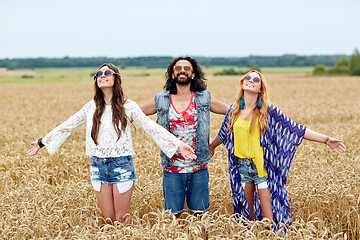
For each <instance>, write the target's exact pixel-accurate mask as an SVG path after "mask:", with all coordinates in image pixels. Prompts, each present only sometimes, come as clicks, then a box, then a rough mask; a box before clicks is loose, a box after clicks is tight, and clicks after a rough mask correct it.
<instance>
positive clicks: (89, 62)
mask: <svg viewBox="0 0 360 240" xmlns="http://www.w3.org/2000/svg"><path fill="white" fill-rule="evenodd" d="M342 57H345V58H347V56H345V55H311V56H299V55H293V54H287V55H282V56H253V55H250V56H248V57H195V58H196V59H197V60H198V61H199V63H200V65H202V66H206V67H209V66H234V67H250V66H253V65H258V66H261V67H307V66H315V65H318V64H321V65H324V66H333V65H334V64H335V62H336V61H337V60H339V59H340V58H342ZM172 60H173V57H170V56H159V57H155V56H148V57H127V58H108V57H88V58H72V57H64V58H14V59H7V58H6V59H0V67H6V68H8V69H18V68H46V67H55V68H56V67H98V66H100V65H101V64H103V63H104V62H111V63H114V64H116V65H117V66H119V67H120V68H126V67H145V68H166V67H167V66H168V65H169V63H170V62H171V61H172Z"/></svg>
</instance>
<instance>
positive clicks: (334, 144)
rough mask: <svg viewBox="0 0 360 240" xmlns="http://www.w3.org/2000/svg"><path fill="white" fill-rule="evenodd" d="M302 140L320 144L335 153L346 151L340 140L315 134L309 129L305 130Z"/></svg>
mask: <svg viewBox="0 0 360 240" xmlns="http://www.w3.org/2000/svg"><path fill="white" fill-rule="evenodd" d="M304 139H306V140H309V141H314V142H322V143H325V144H326V145H328V146H329V147H331V148H332V149H333V150H334V151H335V152H337V153H343V152H345V150H346V147H345V145H344V144H343V143H342V140H339V139H336V138H333V137H330V136H326V135H324V134H321V133H318V132H315V131H313V130H311V129H309V128H306V131H305V135H304Z"/></svg>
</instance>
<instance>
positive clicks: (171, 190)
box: [163, 168, 209, 214]
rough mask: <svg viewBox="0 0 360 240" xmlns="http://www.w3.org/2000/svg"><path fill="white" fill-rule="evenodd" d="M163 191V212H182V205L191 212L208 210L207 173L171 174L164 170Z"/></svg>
mask: <svg viewBox="0 0 360 240" xmlns="http://www.w3.org/2000/svg"><path fill="white" fill-rule="evenodd" d="M163 191H164V198H165V210H171V212H172V213H174V214H176V213H181V212H183V211H184V203H185V199H186V204H187V206H188V209H189V211H191V212H205V211H207V210H209V172H208V169H207V168H205V169H201V170H199V171H197V172H194V173H172V172H168V171H165V170H164V176H163Z"/></svg>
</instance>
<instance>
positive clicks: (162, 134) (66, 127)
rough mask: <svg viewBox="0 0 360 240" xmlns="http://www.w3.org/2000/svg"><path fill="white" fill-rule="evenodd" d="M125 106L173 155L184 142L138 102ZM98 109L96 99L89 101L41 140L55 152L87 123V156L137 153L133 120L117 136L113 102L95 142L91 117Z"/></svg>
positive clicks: (167, 153) (134, 118) (107, 110)
mask: <svg viewBox="0 0 360 240" xmlns="http://www.w3.org/2000/svg"><path fill="white" fill-rule="evenodd" d="M124 107H125V114H126V115H127V117H128V118H129V119H130V120H131V121H134V122H135V123H136V124H137V125H139V126H140V127H141V128H142V129H143V130H144V131H145V132H146V134H147V135H148V136H149V137H150V138H151V139H152V140H154V141H155V143H156V144H157V145H158V146H159V147H160V149H161V150H162V151H163V152H164V153H165V154H166V155H167V156H168V157H169V158H171V157H172V156H173V155H174V154H175V152H176V151H177V149H178V147H179V145H180V144H181V143H182V142H181V141H180V140H179V139H177V138H176V137H174V136H173V135H172V134H171V133H170V132H168V131H167V130H166V129H165V128H163V127H161V126H159V125H158V124H156V122H154V121H152V120H151V119H150V118H149V117H147V116H146V115H145V114H144V113H143V112H142V111H141V109H140V107H139V106H138V105H137V103H136V102H134V101H130V102H129V103H126V104H125V105H124ZM95 108H96V106H95V102H94V100H91V101H89V102H88V103H87V104H85V105H84V106H83V107H82V108H81V109H80V111H78V112H77V113H75V114H74V115H73V116H71V117H70V118H69V119H67V120H66V121H65V122H63V123H62V124H61V125H59V126H57V127H56V128H55V129H53V130H52V131H51V132H50V133H48V134H47V135H46V136H45V137H44V138H43V140H42V141H43V143H44V144H45V146H46V148H47V150H48V152H49V153H50V154H54V153H55V152H56V151H57V150H58V148H59V147H60V146H61V145H62V144H63V143H64V141H65V140H66V139H67V138H68V137H69V136H70V134H71V132H72V131H74V130H75V129H77V128H78V127H80V126H81V125H83V124H84V123H87V126H86V155H88V156H97V157H119V156H128V155H131V156H134V155H135V152H134V148H133V145H132V137H131V123H130V122H128V124H127V126H126V128H125V130H124V131H122V134H121V137H120V139H119V140H118V135H117V133H116V131H115V128H114V125H113V123H112V107H111V105H106V106H105V111H104V113H103V115H102V116H101V124H100V128H99V135H98V139H97V141H98V145H95V143H94V141H93V140H92V138H91V128H92V118H93V115H94V112H95ZM120 124H121V123H119V127H121V126H120Z"/></svg>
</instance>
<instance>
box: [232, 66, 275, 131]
mask: <svg viewBox="0 0 360 240" xmlns="http://www.w3.org/2000/svg"><path fill="white" fill-rule="evenodd" d="M252 72H255V73H257V74H259V76H260V79H261V94H260V99H261V101H262V106H261V108H258V107H255V108H254V109H253V110H252V117H251V122H250V132H249V133H251V131H252V130H253V129H254V127H255V121H256V120H257V119H258V121H259V126H260V133H261V134H263V133H264V132H265V130H266V128H267V125H268V120H267V109H268V107H269V101H268V95H267V87H266V84H267V83H266V80H265V78H264V76H263V75H262V74H261V73H260V72H258V71H256V70H251V71H249V72H248V73H247V74H245V76H246V75H249V74H250V73H252ZM243 83H244V77H243V78H242V79H241V80H240V91H239V94H238V95H237V97H236V99H235V104H234V107H233V109H232V110H231V118H230V121H229V129H230V130H231V131H232V130H233V126H234V123H235V121H236V120H237V119H238V117H239V116H240V112H241V109H240V101H241V99H242V98H243V96H244V90H243Z"/></svg>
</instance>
